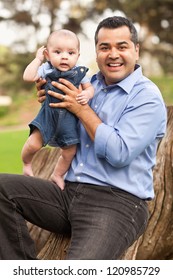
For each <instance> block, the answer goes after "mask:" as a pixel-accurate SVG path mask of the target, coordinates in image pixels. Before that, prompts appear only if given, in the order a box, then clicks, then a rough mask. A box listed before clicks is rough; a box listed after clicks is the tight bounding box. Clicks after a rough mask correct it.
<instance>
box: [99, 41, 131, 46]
mask: <svg viewBox="0 0 173 280" xmlns="http://www.w3.org/2000/svg"><path fill="white" fill-rule="evenodd" d="M108 45H110V43H107V42H102V43H100V44H99V46H108ZM116 45H128V42H127V41H121V42H117V43H116Z"/></svg>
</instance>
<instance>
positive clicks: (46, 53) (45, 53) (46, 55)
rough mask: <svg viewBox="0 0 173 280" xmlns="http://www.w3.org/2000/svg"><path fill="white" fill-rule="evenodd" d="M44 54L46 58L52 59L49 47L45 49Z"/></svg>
mask: <svg viewBox="0 0 173 280" xmlns="http://www.w3.org/2000/svg"><path fill="white" fill-rule="evenodd" d="M44 56H45V58H46V59H47V60H50V59H49V52H48V50H47V49H45V50H44Z"/></svg>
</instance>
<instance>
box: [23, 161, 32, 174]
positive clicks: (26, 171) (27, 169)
mask: <svg viewBox="0 0 173 280" xmlns="http://www.w3.org/2000/svg"><path fill="white" fill-rule="evenodd" d="M23 175H26V176H34V174H33V171H32V167H31V164H24V166H23Z"/></svg>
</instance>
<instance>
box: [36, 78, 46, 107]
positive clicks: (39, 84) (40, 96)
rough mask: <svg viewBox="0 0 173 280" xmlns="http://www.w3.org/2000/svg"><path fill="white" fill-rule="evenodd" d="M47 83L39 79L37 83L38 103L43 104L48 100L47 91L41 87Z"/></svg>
mask: <svg viewBox="0 0 173 280" xmlns="http://www.w3.org/2000/svg"><path fill="white" fill-rule="evenodd" d="M45 83H46V80H43V79H41V78H39V79H38V80H37V82H36V88H37V97H38V102H40V103H42V102H43V101H44V100H45V99H46V95H45V90H44V89H41V87H42V86H43V85H44V84H45Z"/></svg>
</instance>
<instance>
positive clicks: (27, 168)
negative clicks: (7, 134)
mask: <svg viewBox="0 0 173 280" xmlns="http://www.w3.org/2000/svg"><path fill="white" fill-rule="evenodd" d="M42 146H43V140H42V136H41V133H40V131H39V130H38V129H37V128H36V129H34V131H33V132H32V134H31V135H30V136H29V138H28V139H27V141H26V142H25V144H24V146H23V149H22V153H21V156H22V160H23V174H24V175H27V176H33V172H32V166H31V162H32V159H33V156H34V155H35V153H36V152H37V151H39V150H40V149H41V148H42Z"/></svg>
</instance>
